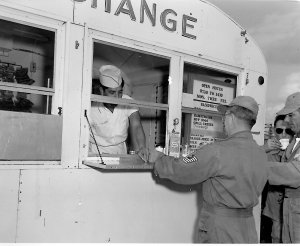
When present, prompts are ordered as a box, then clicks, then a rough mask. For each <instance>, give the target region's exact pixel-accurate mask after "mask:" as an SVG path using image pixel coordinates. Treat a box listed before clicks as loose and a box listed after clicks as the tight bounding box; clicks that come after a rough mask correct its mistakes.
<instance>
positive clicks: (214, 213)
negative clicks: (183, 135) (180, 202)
mask: <svg viewBox="0 0 300 246" xmlns="http://www.w3.org/2000/svg"><path fill="white" fill-rule="evenodd" d="M155 170H156V172H157V173H158V174H159V176H160V177H161V178H168V179H170V180H172V181H174V182H176V183H179V184H197V183H203V185H202V188H203V200H204V209H202V211H201V214H200V220H199V230H200V231H201V232H205V235H202V236H201V237H202V238H201V239H199V242H208V243H209V242H215V243H218V242H219V243H257V234H256V231H255V223H254V219H253V216H252V208H253V207H254V206H255V205H256V204H258V201H259V199H258V198H259V196H260V194H261V192H262V190H263V188H264V185H265V184H266V181H267V155H266V154H265V151H264V150H263V149H262V148H261V147H259V146H258V145H257V143H256V142H255V141H254V139H253V137H252V134H251V132H250V131H241V132H238V133H235V134H233V135H232V136H230V137H229V138H227V139H225V140H222V141H218V142H217V141H216V142H215V143H212V144H208V145H205V146H204V147H202V148H201V149H199V150H197V151H195V152H194V153H192V154H190V155H189V156H187V157H185V158H183V157H181V158H173V157H169V156H163V157H162V158H161V159H159V160H157V161H156V163H155ZM207 208H214V209H213V210H211V209H207ZM220 208H221V210H222V209H223V208H224V209H225V210H226V209H228V211H234V212H226V211H225V212H224V213H223V212H220V213H219V212H218V211H220ZM209 210H210V211H209ZM237 211H246V213H244V214H243V212H242V213H239V212H237ZM249 211H250V212H249ZM241 214H242V215H241Z"/></svg>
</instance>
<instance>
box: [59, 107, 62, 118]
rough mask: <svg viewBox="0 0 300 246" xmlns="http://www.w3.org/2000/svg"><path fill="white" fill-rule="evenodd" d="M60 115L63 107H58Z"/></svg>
mask: <svg viewBox="0 0 300 246" xmlns="http://www.w3.org/2000/svg"><path fill="white" fill-rule="evenodd" d="M58 115H59V116H61V115H62V107H58Z"/></svg>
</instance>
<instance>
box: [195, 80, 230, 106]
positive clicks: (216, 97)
mask: <svg viewBox="0 0 300 246" xmlns="http://www.w3.org/2000/svg"><path fill="white" fill-rule="evenodd" d="M193 97H194V98H193V100H194V107H195V108H200V109H205V110H210V111H217V106H218V104H220V103H221V104H225V105H227V104H229V103H230V102H231V101H232V100H233V97H234V88H232V87H228V86H223V85H219V84H213V83H209V82H204V81H200V80H194V85H193Z"/></svg>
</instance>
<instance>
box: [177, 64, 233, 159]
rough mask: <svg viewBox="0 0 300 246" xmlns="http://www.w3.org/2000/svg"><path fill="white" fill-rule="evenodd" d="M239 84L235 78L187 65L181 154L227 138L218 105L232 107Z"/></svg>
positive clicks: (185, 70)
mask: <svg viewBox="0 0 300 246" xmlns="http://www.w3.org/2000/svg"><path fill="white" fill-rule="evenodd" d="M236 83H237V76H236V75H232V74H228V73H224V72H220V71H215V70H212V69H208V68H204V67H200V66H195V65H190V64H185V65H184V81H183V102H182V106H183V108H182V111H183V114H182V131H181V133H182V134H181V154H186V152H189V151H194V150H196V149H198V148H200V147H201V146H202V145H203V144H207V143H211V142H213V141H215V139H219V138H224V137H225V133H224V129H223V122H222V116H221V115H220V114H219V113H218V111H217V105H218V104H220V103H221V104H229V103H230V101H231V100H232V99H233V98H234V96H235V91H236Z"/></svg>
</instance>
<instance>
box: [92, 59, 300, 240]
mask: <svg viewBox="0 0 300 246" xmlns="http://www.w3.org/2000/svg"><path fill="white" fill-rule="evenodd" d="M121 74H122V71H121V70H120V69H119V68H117V67H115V66H111V65H106V66H103V67H101V68H100V69H99V84H98V85H99V86H98V89H99V94H100V95H105V96H108V97H115V98H126V99H131V98H130V97H129V96H127V95H125V94H124V93H123V87H124V80H123V78H122V75H121ZM217 109H218V111H219V112H220V113H221V114H222V115H223V126H224V130H225V132H226V134H227V138H226V139H223V140H218V141H215V142H214V143H211V144H207V145H204V146H202V147H201V148H200V149H197V150H196V151H195V152H193V153H191V154H189V155H188V156H185V157H183V156H182V157H179V158H175V157H171V156H168V155H165V154H164V153H162V152H160V151H157V150H155V149H153V150H151V151H150V153H149V150H148V148H146V144H145V134H144V131H143V127H142V124H141V122H140V116H139V112H138V109H137V108H132V107H129V106H123V105H118V104H111V103H98V102H93V103H92V107H91V115H92V130H93V131H94V132H95V134H94V135H95V136H94V137H91V138H90V152H92V153H97V151H99V149H100V151H101V152H102V153H111V154H113V153H114V154H124V153H127V148H126V139H127V137H128V128H133V129H134V132H135V134H133V141H134V142H135V146H136V147H135V150H136V153H137V154H138V155H139V156H140V157H141V158H142V159H143V160H144V161H145V162H149V163H154V164H153V165H154V168H153V170H154V174H155V175H156V176H157V177H158V178H162V179H169V180H172V181H173V182H175V183H178V184H183V185H193V184H199V183H201V184H202V194H203V206H202V208H201V210H200V215H199V217H198V222H197V240H196V242H197V243H258V236H257V235H258V234H257V232H256V229H255V221H254V217H253V208H254V207H255V206H256V205H257V204H258V203H259V201H260V199H259V198H260V196H261V194H262V192H263V190H264V189H265V191H266V192H265V194H266V196H265V197H263V201H264V202H263V206H262V208H263V210H262V214H263V216H267V217H269V218H270V219H271V220H272V233H271V237H272V242H273V243H281V242H283V243H300V143H299V141H300V92H296V93H293V94H292V95H290V96H289V97H288V98H287V100H286V103H285V106H284V107H283V108H282V110H280V111H279V112H278V113H277V116H276V118H275V120H274V137H272V138H270V139H268V141H267V142H266V143H265V144H264V146H259V145H258V144H257V143H256V141H255V140H254V139H253V136H252V133H251V129H252V127H253V126H254V125H255V123H256V119H257V115H258V112H259V106H258V104H257V102H256V101H255V99H254V98H252V97H250V96H238V97H236V98H235V99H233V100H232V102H231V103H230V104H229V105H218V107H217Z"/></svg>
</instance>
